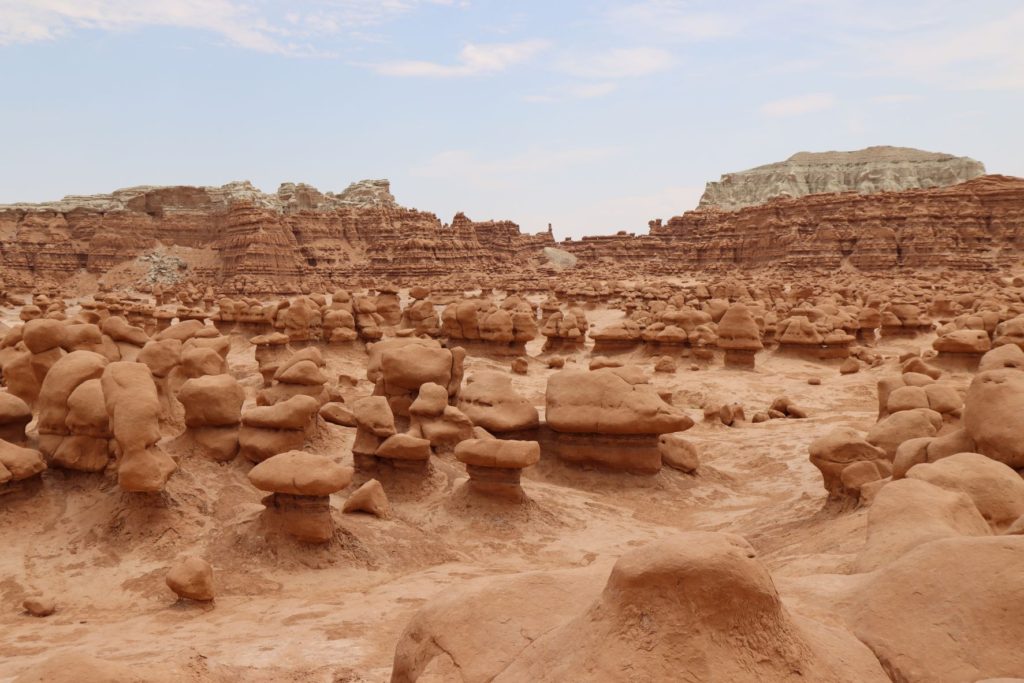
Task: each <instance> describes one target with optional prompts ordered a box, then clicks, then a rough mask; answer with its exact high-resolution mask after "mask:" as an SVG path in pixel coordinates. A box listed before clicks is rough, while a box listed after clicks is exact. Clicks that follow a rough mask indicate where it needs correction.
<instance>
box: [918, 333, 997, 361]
mask: <svg viewBox="0 0 1024 683" xmlns="http://www.w3.org/2000/svg"><path fill="white" fill-rule="evenodd" d="M932 347H933V348H934V349H935V350H936V351H938V352H939V353H940V354H945V353H963V354H972V355H980V354H983V353H985V352H986V351H988V350H989V349H991V348H992V342H991V341H990V340H989V338H988V334H987V333H986V332H985V330H969V329H963V330H954V331H952V332H949V333H948V334H944V335H943V336H941V337H939V338H938V339H936V340H935V341H934V342H932Z"/></svg>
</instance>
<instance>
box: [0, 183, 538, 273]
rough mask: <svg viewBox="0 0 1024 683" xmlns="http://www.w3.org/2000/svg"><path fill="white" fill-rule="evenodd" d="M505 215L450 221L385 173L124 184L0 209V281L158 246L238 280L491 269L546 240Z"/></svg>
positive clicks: (85, 266)
mask: <svg viewBox="0 0 1024 683" xmlns="http://www.w3.org/2000/svg"><path fill="white" fill-rule="evenodd" d="M553 243H554V242H553V239H552V237H551V235H550V234H548V233H542V234H539V235H522V234H521V233H520V232H519V227H518V226H517V225H516V224H515V223H511V222H508V221H502V222H494V221H489V222H483V223H477V222H474V221H471V220H470V219H468V218H466V217H465V216H464V215H462V214H459V215H457V216H456V218H455V220H454V221H453V223H452V225H451V226H445V225H442V224H441V222H440V221H439V220H438V218H437V216H435V215H434V214H432V213H427V212H423V211H417V210H414V209H407V208H405V207H402V206H399V205H398V203H397V202H396V201H395V198H394V197H393V196H392V195H391V192H390V187H389V184H388V181H386V180H366V181H360V182H358V183H353V184H352V185H350V186H349V188H348V189H346V190H345V191H343V192H341V193H338V194H334V193H330V192H328V193H322V192H320V191H319V190H317V189H316V188H314V187H311V186H309V185H303V184H291V183H288V184H285V185H282V186H281V188H280V189H279V190H278V192H277V193H276V194H273V195H271V194H264V193H261V192H260V191H259V190H257V189H256V188H255V187H253V186H252V185H251V184H250V183H247V182H243V183H230V184H228V185H224V186H222V187H217V188H211V187H135V188H128V189H124V190H118V191H117V192H114V193H112V194H109V195H100V196H91V197H66V198H65V199H63V200H61V201H59V202H52V203H48V204H14V205H8V206H2V207H0V263H2V265H3V268H4V280H5V281H6V283H7V285H8V286H12V287H31V286H33V284H34V283H35V282H36V281H39V280H41V279H46V280H54V281H58V282H59V281H61V280H63V279H65V278H67V277H70V276H72V275H74V274H75V273H77V272H79V271H83V270H84V271H86V272H89V273H93V274H102V273H105V272H107V271H109V270H110V269H111V268H114V267H115V266H117V265H119V264H123V263H125V262H127V261H131V260H133V259H136V258H138V257H140V256H143V255H145V254H147V253H149V252H152V251H154V250H157V249H159V248H162V247H172V246H173V247H184V248H187V249H194V250H201V251H204V252H208V253H211V254H212V256H213V258H212V259H207V260H208V261H212V262H213V263H214V264H216V265H215V266H214V267H209V266H200V267H196V268H194V269H193V270H192V271H191V272H189V274H188V276H189V278H190V279H192V280H197V281H211V282H216V283H220V284H225V285H228V286H231V285H232V284H234V285H237V286H238V287H242V288H244V287H255V286H260V285H262V284H266V283H272V284H280V283H283V282H290V283H294V282H298V281H306V282H310V281H313V282H315V281H320V282H322V283H323V284H333V283H338V282H344V281H346V280H349V279H351V278H363V277H368V278H373V277H378V276H379V277H392V278H395V277H397V278H405V277H422V276H433V275H444V274H448V273H451V272H466V271H477V272H498V271H500V270H507V269H508V266H509V264H510V263H513V262H514V261H515V260H516V259H518V258H521V257H522V256H523V254H524V252H536V257H537V259H538V260H539V258H540V251H541V250H542V249H543V247H544V246H550V245H552V244H553Z"/></svg>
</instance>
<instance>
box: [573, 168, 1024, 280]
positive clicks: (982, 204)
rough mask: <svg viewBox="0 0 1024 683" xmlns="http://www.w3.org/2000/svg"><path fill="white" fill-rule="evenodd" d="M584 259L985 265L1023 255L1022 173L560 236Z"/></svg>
mask: <svg viewBox="0 0 1024 683" xmlns="http://www.w3.org/2000/svg"><path fill="white" fill-rule="evenodd" d="M559 247H561V248H562V249H565V250H567V251H570V252H572V253H573V254H575V255H576V256H577V257H578V258H579V262H580V263H581V264H593V263H596V262H604V264H605V265H606V266H608V265H616V264H617V265H620V266H623V267H624V268H626V269H629V270H634V271H642V272H648V273H661V274H672V273H685V272H688V271H694V270H706V269H723V268H734V267H741V268H759V267H781V268H800V269H805V268H829V269H832V268H838V267H840V266H843V265H849V266H852V267H855V268H859V269H862V270H885V269H893V268H915V269H920V268H957V269H969V270H990V269H994V268H997V267H1002V266H1007V265H1009V264H1011V263H1014V262H1016V261H1018V260H1019V259H1020V258H1021V256H1022V255H1024V178H1011V177H1007V176H998V175H990V176H982V177H980V178H976V179H974V180H970V181H968V182H965V183H960V184H958V185H953V186H950V187H944V188H935V189H927V190H907V191H903V192H882V193H878V194H867V195H864V194H857V193H854V192H847V193H841V194H817V195H810V196H807V197H802V198H800V199H777V200H775V201H772V202H768V203H766V204H761V205H759V206H751V207H747V208H743V209H740V210H737V211H723V210H718V209H698V210H696V211H689V212H687V213H685V214H683V215H682V216H676V217H675V218H672V219H670V220H669V221H668V222H666V223H664V224H662V223H661V222H660V221H654V222H652V223H651V225H650V234H649V235H640V236H633V235H623V234H620V235H612V236H606V237H592V238H584V239H582V240H580V241H565V242H562V243H560V244H559Z"/></svg>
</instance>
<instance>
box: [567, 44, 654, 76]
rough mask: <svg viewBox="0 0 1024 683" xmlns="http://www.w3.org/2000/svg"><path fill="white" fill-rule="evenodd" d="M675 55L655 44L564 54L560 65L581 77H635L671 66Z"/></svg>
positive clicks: (569, 72)
mask: <svg viewBox="0 0 1024 683" xmlns="http://www.w3.org/2000/svg"><path fill="white" fill-rule="evenodd" d="M673 61H674V60H673V57H672V54H671V53H669V52H667V51H665V50H661V49H658V48H653V47H632V48H613V49H610V50H605V51H603V52H599V53H597V52H595V53H590V54H575V55H567V56H565V57H563V58H562V59H561V60H560V62H559V64H558V68H559V69H560V70H561V71H564V72H565V73H568V74H571V75H573V76H578V77H580V78H600V79H605V80H607V79H617V78H636V77H639V76H647V75H649V74H652V73H656V72H658V71H664V70H665V69H667V68H669V67H670V66H672V63H673Z"/></svg>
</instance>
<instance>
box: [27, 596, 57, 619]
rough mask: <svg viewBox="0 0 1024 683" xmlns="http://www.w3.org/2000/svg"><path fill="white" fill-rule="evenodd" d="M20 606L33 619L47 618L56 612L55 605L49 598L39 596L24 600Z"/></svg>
mask: <svg viewBox="0 0 1024 683" xmlns="http://www.w3.org/2000/svg"><path fill="white" fill-rule="evenodd" d="M21 606H22V607H24V608H25V611H26V612H28V613H29V614H31V615H32V616H34V617H48V616H50V615H51V614H53V613H54V612H56V611H57V605H56V603H54V601H53V600H52V599H51V598H47V597H44V596H41V595H36V596H34V597H31V598H26V599H25V602H23V603H21Z"/></svg>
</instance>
